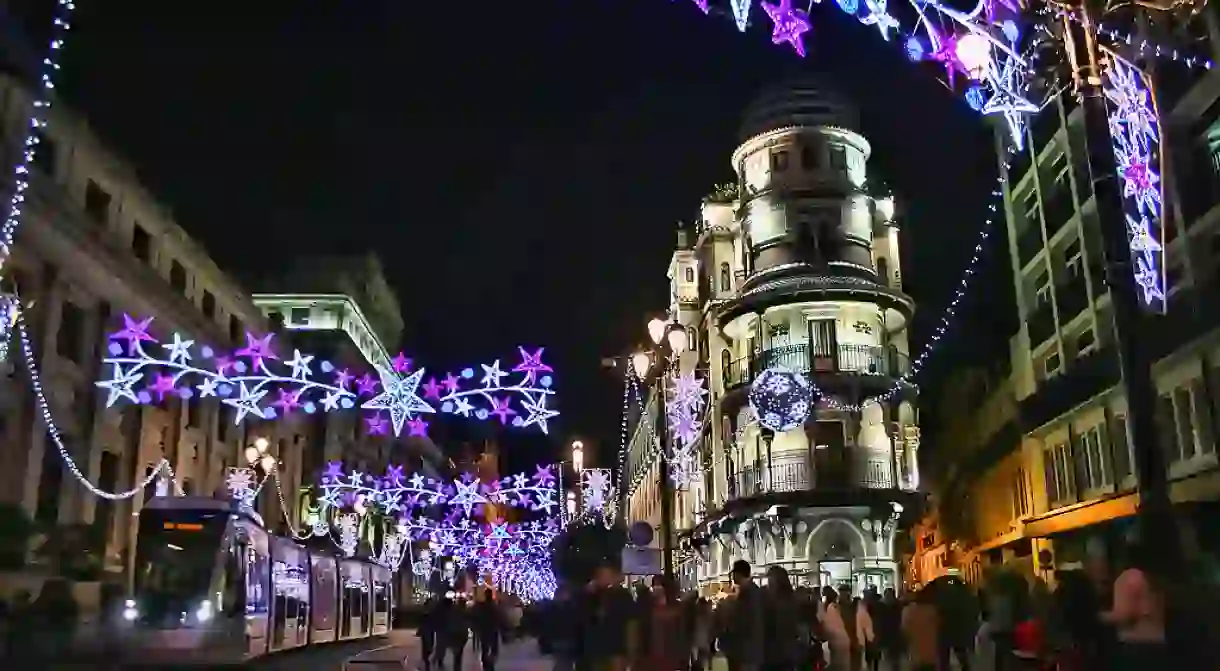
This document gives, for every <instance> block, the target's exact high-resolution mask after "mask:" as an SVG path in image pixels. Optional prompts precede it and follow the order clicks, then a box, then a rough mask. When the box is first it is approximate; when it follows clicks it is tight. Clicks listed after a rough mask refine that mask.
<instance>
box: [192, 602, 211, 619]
mask: <svg viewBox="0 0 1220 671" xmlns="http://www.w3.org/2000/svg"><path fill="white" fill-rule="evenodd" d="M195 619H196V620H199V621H200V622H207V621H208V620H210V619H212V602H211V601H209V600H207V599H204V600H203V602H202V603H200V604H199V608H198V610H196V611H195Z"/></svg>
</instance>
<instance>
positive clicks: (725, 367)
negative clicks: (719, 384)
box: [720, 349, 733, 378]
mask: <svg viewBox="0 0 1220 671" xmlns="http://www.w3.org/2000/svg"><path fill="white" fill-rule="evenodd" d="M732 367H733V354H732V353H731V352H729V351H728V350H727V349H722V350H720V372H721V373H723V374H724V375H725V377H726V378H727V377H728V374H729V369H730V368H732Z"/></svg>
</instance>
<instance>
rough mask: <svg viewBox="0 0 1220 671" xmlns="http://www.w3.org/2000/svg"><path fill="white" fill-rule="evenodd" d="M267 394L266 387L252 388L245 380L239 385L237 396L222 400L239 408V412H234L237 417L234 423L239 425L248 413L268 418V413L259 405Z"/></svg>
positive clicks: (260, 417)
mask: <svg viewBox="0 0 1220 671" xmlns="http://www.w3.org/2000/svg"><path fill="white" fill-rule="evenodd" d="M266 395H267V390H266V389H257V390H251V389H249V388H248V387H246V383H245V382H241V383H239V385H238V397H237V398H226V399H222V400H221V401H220V402H221V403H224V404H225V405H228V406H232V407H233V408H235V409H236V410H237V412H236V413H234V414H235V415H236V417H235V418H234V420H233V424H234V425H237V424H241V421H242V420H243V419H245V418H246V415H254V416H255V417H258V418H259V419H266V413H265V412H264V411H263V409H262V408H261V407H259V402H260V401H262V400H263V397H264V396H266Z"/></svg>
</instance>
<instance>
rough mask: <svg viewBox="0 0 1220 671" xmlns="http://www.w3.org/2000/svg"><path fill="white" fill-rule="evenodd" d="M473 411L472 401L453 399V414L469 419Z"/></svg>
mask: <svg viewBox="0 0 1220 671" xmlns="http://www.w3.org/2000/svg"><path fill="white" fill-rule="evenodd" d="M473 410H474V406H473V405H471V404H470V401H467V400H466V399H464V398H455V399H453V414H455V415H461V416H462V417H469V416H470V413H471V412H472V411H473Z"/></svg>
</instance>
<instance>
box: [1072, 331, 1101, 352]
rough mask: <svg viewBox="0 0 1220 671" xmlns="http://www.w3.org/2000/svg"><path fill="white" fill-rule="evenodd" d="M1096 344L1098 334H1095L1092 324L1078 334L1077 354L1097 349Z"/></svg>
mask: <svg viewBox="0 0 1220 671" xmlns="http://www.w3.org/2000/svg"><path fill="white" fill-rule="evenodd" d="M1096 346H1097V336H1096V335H1094V333H1093V327H1092V326H1090V327H1089V328H1087V329H1085V330H1083V331H1081V332H1080V335H1078V336H1076V354H1077V355H1078V356H1080V355H1085V354H1088V353H1090V352H1092V351H1093V350H1095V349H1097V347H1096Z"/></svg>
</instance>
